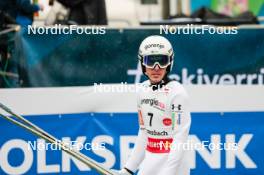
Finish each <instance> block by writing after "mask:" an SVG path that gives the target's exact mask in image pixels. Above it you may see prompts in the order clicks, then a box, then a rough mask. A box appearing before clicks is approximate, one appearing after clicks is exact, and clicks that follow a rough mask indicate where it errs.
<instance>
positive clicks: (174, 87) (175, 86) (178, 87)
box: [167, 80, 188, 96]
mask: <svg viewBox="0 0 264 175" xmlns="http://www.w3.org/2000/svg"><path fill="white" fill-rule="evenodd" d="M167 87H168V88H169V90H170V91H171V93H172V94H174V95H179V94H181V95H184V96H188V94H187V91H186V90H185V88H184V86H183V85H182V84H181V83H180V82H178V81H176V80H171V81H170V82H169V83H168V84H167Z"/></svg>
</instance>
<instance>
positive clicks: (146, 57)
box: [138, 35, 174, 74]
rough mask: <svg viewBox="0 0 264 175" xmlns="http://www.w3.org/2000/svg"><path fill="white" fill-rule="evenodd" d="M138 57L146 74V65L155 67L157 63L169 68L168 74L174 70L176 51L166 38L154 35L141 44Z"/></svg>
mask: <svg viewBox="0 0 264 175" xmlns="http://www.w3.org/2000/svg"><path fill="white" fill-rule="evenodd" d="M138 58H139V60H140V62H141V67H142V71H143V73H144V74H145V71H146V67H149V68H154V67H155V66H156V64H158V65H159V67H161V68H167V69H166V71H167V73H166V74H168V73H169V72H170V71H171V70H172V66H173V59H174V52H173V48H172V45H171V43H170V42H169V41H168V40H167V39H166V38H164V37H163V36H159V35H153V36H149V37H147V38H145V39H144V40H143V41H142V43H141V44H140V47H139V51H138Z"/></svg>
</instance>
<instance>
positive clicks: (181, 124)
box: [161, 91, 191, 175]
mask: <svg viewBox="0 0 264 175" xmlns="http://www.w3.org/2000/svg"><path fill="white" fill-rule="evenodd" d="M189 106H190V105H189V97H188V95H187V93H186V92H185V91H183V93H180V94H178V95H176V96H175V97H174V98H173V100H172V105H171V113H172V119H173V133H174V136H173V142H172V145H171V150H170V153H169V157H168V160H167V163H166V165H165V167H163V169H162V171H161V172H162V175H163V174H164V175H178V174H177V173H178V172H179V171H180V170H179V168H180V167H179V165H180V163H181V161H182V157H183V153H184V149H183V143H186V142H187V140H188V135H189V129H190V125H191V116H190V110H189ZM180 175H183V174H180Z"/></svg>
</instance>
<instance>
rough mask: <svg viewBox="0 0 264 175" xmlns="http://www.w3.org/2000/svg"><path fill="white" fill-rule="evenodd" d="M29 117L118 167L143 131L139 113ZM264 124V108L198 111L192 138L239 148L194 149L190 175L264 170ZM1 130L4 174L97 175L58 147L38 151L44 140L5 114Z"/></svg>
mask: <svg viewBox="0 0 264 175" xmlns="http://www.w3.org/2000/svg"><path fill="white" fill-rule="evenodd" d="M26 118H27V119H29V120H30V121H32V122H33V123H35V124H37V125H38V126H40V127H41V128H43V129H44V130H46V131H48V132H49V133H51V134H53V135H54V136H56V137H57V138H59V139H63V140H64V141H66V140H68V141H69V140H71V141H76V142H77V141H78V142H82V143H83V144H84V145H86V146H87V147H86V149H82V150H81V152H82V153H84V154H86V155H87V156H90V157H91V158H93V159H94V160H96V161H98V162H100V163H102V164H104V165H105V166H107V167H109V168H116V169H119V168H120V166H121V164H122V163H124V160H125V159H126V156H127V154H128V151H129V150H131V148H132V147H133V143H134V139H135V136H136V135H137V130H138V124H137V115H136V113H81V114H63V115H60V114H56V115H37V116H27V117H26ZM263 124H264V112H228V113H193V114H192V126H191V131H190V136H189V140H192V141H193V142H194V143H198V142H199V143H200V142H204V143H205V145H206V144H210V143H215V144H217V143H218V144H219V143H222V146H223V145H224V146H225V145H226V144H228V143H237V145H238V147H239V150H238V151H234V150H228V148H226V147H225V149H223V150H214V151H209V150H208V149H206V150H202V151H201V150H196V151H195V150H194V152H192V153H194V154H190V155H191V156H190V165H191V167H192V171H191V174H192V175H201V174H214V175H223V174H230V175H231V174H232V175H241V174H247V175H262V174H264V161H263V155H264V151H263V150H262V148H263V147H264V142H263V137H264V135H263V133H264V125H263ZM0 128H1V130H0V134H1V137H0V174H49V173H51V174H55V173H59V174H91V175H92V174H97V173H96V172H94V171H92V170H90V169H89V168H87V167H85V166H82V165H80V164H79V163H76V160H75V161H74V160H72V159H71V158H69V157H68V156H67V155H65V153H62V152H61V151H60V150H56V151H54V150H52V148H51V147H48V148H49V149H48V150H47V151H46V150H40V149H37V150H34V143H36V142H37V141H38V143H42V140H40V139H38V140H37V137H35V136H33V135H31V134H30V133H28V132H27V131H25V130H23V129H22V128H19V127H17V126H15V125H13V124H11V123H9V122H7V121H4V120H3V119H2V118H0ZM76 142H74V143H76ZM85 143H86V144H85ZM28 145H29V146H28ZM92 146H94V148H93V149H91V148H92ZM208 148H209V147H208ZM77 164H78V165H77Z"/></svg>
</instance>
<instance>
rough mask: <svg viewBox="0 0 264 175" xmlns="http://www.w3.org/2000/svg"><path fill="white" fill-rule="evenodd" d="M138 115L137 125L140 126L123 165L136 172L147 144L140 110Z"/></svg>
mask: <svg viewBox="0 0 264 175" xmlns="http://www.w3.org/2000/svg"><path fill="white" fill-rule="evenodd" d="M138 117H139V126H140V128H139V131H138V136H137V139H136V143H135V146H134V148H133V150H132V152H131V154H130V157H129V159H128V161H127V163H126V165H125V168H126V169H128V170H130V171H132V172H136V171H137V169H138V167H139V165H140V163H141V162H142V161H143V159H144V156H145V150H146V145H147V135H146V131H145V127H144V122H143V118H142V115H141V112H140V110H139V113H138Z"/></svg>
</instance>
